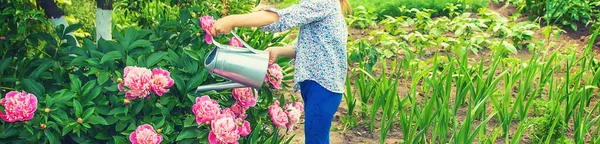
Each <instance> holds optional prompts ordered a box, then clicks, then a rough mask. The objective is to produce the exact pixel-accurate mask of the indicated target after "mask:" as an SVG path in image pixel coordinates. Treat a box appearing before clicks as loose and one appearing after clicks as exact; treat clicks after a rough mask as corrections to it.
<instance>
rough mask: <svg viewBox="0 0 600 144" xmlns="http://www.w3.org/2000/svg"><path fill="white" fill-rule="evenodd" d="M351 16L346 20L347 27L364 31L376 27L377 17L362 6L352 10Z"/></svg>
mask: <svg viewBox="0 0 600 144" xmlns="http://www.w3.org/2000/svg"><path fill="white" fill-rule="evenodd" d="M352 13H353V15H352V16H350V17H349V18H347V19H348V20H347V21H348V25H350V26H353V27H356V28H360V29H366V28H374V27H377V22H376V20H377V15H375V14H373V12H371V11H369V10H367V9H366V8H365V7H364V6H358V7H356V8H355V9H353V10H352Z"/></svg>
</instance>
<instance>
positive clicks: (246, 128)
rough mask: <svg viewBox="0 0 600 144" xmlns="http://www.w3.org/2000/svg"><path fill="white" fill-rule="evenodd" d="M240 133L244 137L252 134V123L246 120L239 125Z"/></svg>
mask: <svg viewBox="0 0 600 144" xmlns="http://www.w3.org/2000/svg"><path fill="white" fill-rule="evenodd" d="M238 131H239V132H240V135H241V136H242V137H245V136H248V135H249V134H250V132H252V131H251V130H250V123H249V122H248V121H244V122H243V124H242V125H241V126H240V127H239V130H238Z"/></svg>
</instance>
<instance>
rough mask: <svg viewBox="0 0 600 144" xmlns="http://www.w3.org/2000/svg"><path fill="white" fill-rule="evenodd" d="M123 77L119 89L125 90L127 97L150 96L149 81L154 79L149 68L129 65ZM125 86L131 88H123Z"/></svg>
mask: <svg viewBox="0 0 600 144" xmlns="http://www.w3.org/2000/svg"><path fill="white" fill-rule="evenodd" d="M123 79H124V80H123V83H120V84H119V90H121V91H124V92H125V97H126V98H127V99H131V100H133V99H137V98H144V97H145V98H149V96H150V91H149V90H150V83H149V82H150V80H152V72H151V71H150V70H149V69H146V68H140V67H136V66H127V67H125V70H124V74H123ZM123 86H125V87H127V88H128V89H129V90H125V89H123Z"/></svg>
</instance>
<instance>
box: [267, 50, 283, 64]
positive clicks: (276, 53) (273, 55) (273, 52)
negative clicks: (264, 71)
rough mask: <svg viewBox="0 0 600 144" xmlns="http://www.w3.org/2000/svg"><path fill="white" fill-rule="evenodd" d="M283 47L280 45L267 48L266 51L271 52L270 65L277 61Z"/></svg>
mask: <svg viewBox="0 0 600 144" xmlns="http://www.w3.org/2000/svg"><path fill="white" fill-rule="evenodd" d="M280 50H281V48H279V47H270V48H267V49H265V51H266V52H269V65H272V64H273V63H275V61H277V57H279V55H280Z"/></svg>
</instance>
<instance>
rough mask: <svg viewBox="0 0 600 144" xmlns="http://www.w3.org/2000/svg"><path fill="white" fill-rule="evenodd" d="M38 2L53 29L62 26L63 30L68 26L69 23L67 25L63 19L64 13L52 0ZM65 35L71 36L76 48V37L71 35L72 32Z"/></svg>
mask: <svg viewBox="0 0 600 144" xmlns="http://www.w3.org/2000/svg"><path fill="white" fill-rule="evenodd" d="M38 2H39V4H40V6H41V7H42V9H44V13H45V14H46V17H47V18H48V19H50V22H52V26H53V27H54V28H56V27H58V26H60V25H64V26H65V28H66V27H68V26H69V23H67V20H66V19H65V13H64V12H63V11H62V10H61V9H60V8H58V6H57V5H56V3H54V0H40V1H38ZM67 35H69V36H72V37H73V39H74V40H75V43H76V44H77V46H79V42H77V37H75V35H73V32H70V33H68V34H67ZM62 41H66V39H63V40H62Z"/></svg>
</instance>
